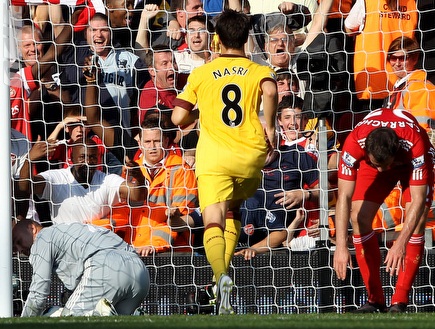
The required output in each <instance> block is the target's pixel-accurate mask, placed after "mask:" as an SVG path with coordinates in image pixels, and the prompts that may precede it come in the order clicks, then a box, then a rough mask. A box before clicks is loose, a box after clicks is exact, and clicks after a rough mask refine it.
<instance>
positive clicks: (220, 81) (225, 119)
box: [185, 55, 275, 177]
mask: <svg viewBox="0 0 435 329" xmlns="http://www.w3.org/2000/svg"><path fill="white" fill-rule="evenodd" d="M265 79H271V80H274V79H275V76H274V72H273V71H272V70H271V69H270V68H268V67H266V66H261V65H258V64H256V63H254V62H252V61H250V60H249V59H247V58H245V57H241V56H225V55H223V56H221V57H219V58H217V59H215V60H213V61H212V62H210V63H208V64H205V65H203V66H201V67H199V68H197V69H195V70H193V72H192V73H191V75H190V77H189V80H188V85H187V86H186V89H185V91H187V93H188V94H189V93H190V92H193V93H194V94H195V96H196V97H197V99H194V98H195V96H193V97H194V98H189V99H188V101H189V102H191V103H192V104H194V103H195V102H197V104H198V108H199V110H200V129H201V134H200V138H199V142H198V146H197V164H196V172H197V174H198V175H200V174H201V173H204V172H206V173H209V174H214V173H216V174H219V173H226V174H229V175H231V176H236V177H251V176H252V174H253V173H254V172H255V173H256V174H257V172H258V171H259V170H260V169H261V168H262V167H263V165H264V161H265V157H266V150H267V149H266V143H265V135H264V131H263V128H262V125H261V122H260V120H259V118H258V113H259V109H260V103H261V96H262V90H261V83H262V82H263V81H264V80H265ZM189 90H190V91H189ZM188 97H190V96H188Z"/></svg>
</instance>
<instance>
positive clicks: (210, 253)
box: [204, 226, 227, 280]
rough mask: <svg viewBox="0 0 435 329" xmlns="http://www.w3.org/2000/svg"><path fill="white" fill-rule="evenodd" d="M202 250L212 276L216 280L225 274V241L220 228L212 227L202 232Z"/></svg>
mask: <svg viewBox="0 0 435 329" xmlns="http://www.w3.org/2000/svg"><path fill="white" fill-rule="evenodd" d="M204 249H205V254H206V255H207V260H208V262H209V263H210V266H211V269H212V271H213V274H214V276H215V278H216V279H217V280H219V278H220V277H221V275H222V274H224V273H225V274H226V273H227V271H226V268H225V239H224V232H223V231H222V228H221V227H218V226H212V227H209V228H207V229H206V230H205V231H204Z"/></svg>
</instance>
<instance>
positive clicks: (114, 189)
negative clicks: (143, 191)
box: [38, 168, 124, 224]
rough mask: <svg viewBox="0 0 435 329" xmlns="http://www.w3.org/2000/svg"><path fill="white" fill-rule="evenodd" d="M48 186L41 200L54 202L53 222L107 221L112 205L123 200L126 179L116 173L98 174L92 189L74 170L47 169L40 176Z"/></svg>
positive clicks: (91, 185)
mask: <svg viewBox="0 0 435 329" xmlns="http://www.w3.org/2000/svg"><path fill="white" fill-rule="evenodd" d="M40 175H41V176H42V177H44V179H45V181H46V186H45V189H44V191H43V193H42V194H41V195H38V197H40V198H42V199H44V200H50V201H51V202H50V206H51V209H50V210H51V218H52V220H53V223H55V224H59V223H71V222H80V223H88V222H90V221H91V220H92V219H99V218H104V217H105V216H106V215H107V214H108V213H109V212H110V209H111V206H115V205H117V204H119V203H120V202H121V201H122V200H121V199H120V195H119V187H120V186H121V184H122V183H123V182H124V178H122V177H121V176H119V175H116V174H109V175H106V174H105V173H103V172H101V171H96V172H95V174H94V176H93V177H92V182H91V184H90V185H89V187H88V188H85V187H83V186H82V185H81V184H80V183H79V182H77V180H76V179H75V178H74V176H73V174H72V173H71V168H65V169H54V170H47V171H44V172H42V173H40Z"/></svg>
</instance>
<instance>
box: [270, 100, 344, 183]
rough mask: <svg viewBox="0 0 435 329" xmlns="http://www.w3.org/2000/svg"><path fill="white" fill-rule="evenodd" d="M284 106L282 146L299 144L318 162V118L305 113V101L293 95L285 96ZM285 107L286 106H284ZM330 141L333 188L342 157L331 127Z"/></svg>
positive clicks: (281, 113)
mask: <svg viewBox="0 0 435 329" xmlns="http://www.w3.org/2000/svg"><path fill="white" fill-rule="evenodd" d="M281 102H282V104H283V106H280V107H278V124H279V126H280V129H279V132H280V135H281V137H282V138H281V144H284V145H292V144H294V143H297V144H298V145H300V146H302V147H303V148H304V149H305V151H306V152H308V153H309V154H311V156H312V157H313V158H314V159H315V160H318V158H319V149H318V145H317V126H316V122H317V120H318V119H317V118H312V114H313V113H312V112H311V111H305V112H303V105H304V101H303V99H302V98H300V97H298V96H293V95H292V94H290V95H288V96H285V97H284V98H283V100H282V101H281ZM284 105H285V106H284ZM327 129H328V130H329V132H328V137H327V138H328V140H327V149H328V176H329V183H330V184H331V186H335V185H336V181H337V177H336V176H337V170H338V159H339V155H340V151H339V147H340V145H339V144H337V142H336V140H335V136H334V133H333V131H332V128H331V127H330V126H327Z"/></svg>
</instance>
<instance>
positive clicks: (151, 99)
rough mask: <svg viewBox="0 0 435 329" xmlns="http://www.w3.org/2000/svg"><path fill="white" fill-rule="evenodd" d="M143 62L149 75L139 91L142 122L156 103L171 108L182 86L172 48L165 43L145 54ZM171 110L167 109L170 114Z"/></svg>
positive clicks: (156, 105)
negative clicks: (149, 78) (148, 78)
mask: <svg viewBox="0 0 435 329" xmlns="http://www.w3.org/2000/svg"><path fill="white" fill-rule="evenodd" d="M145 63H146V65H147V66H148V71H149V74H150V76H151V80H149V81H148V82H147V83H146V84H145V86H144V87H143V89H142V90H141V92H140V98H139V122H142V121H143V119H144V118H145V115H146V113H147V111H148V110H149V109H152V108H156V107H158V105H163V106H166V107H167V108H169V109H172V108H173V107H174V106H173V101H174V99H175V98H176V97H177V95H178V91H179V90H181V89H182V88H183V86H184V82H183V81H181V79H179V75H178V72H177V71H178V67H177V63H176V62H175V60H174V55H173V53H172V50H171V49H169V48H168V47H167V46H165V45H157V46H155V47H153V49H152V50H151V51H149V52H148V53H147V54H146V57H145ZM170 113H171V110H169V111H168V114H169V115H170Z"/></svg>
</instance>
